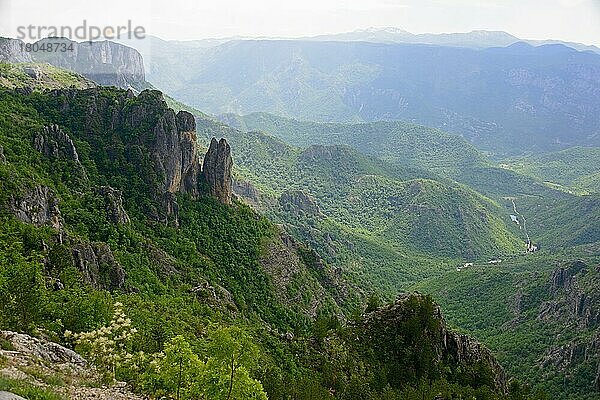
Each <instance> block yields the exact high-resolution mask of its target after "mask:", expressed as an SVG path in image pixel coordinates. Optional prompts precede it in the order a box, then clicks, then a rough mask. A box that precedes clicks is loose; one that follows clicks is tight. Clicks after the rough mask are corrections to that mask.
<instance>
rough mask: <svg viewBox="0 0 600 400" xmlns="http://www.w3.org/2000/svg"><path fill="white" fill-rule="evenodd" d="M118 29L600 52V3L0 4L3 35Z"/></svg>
mask: <svg viewBox="0 0 600 400" xmlns="http://www.w3.org/2000/svg"><path fill="white" fill-rule="evenodd" d="M84 20H85V21H86V23H87V24H88V26H89V25H94V26H99V27H106V26H114V27H116V26H120V25H124V24H127V22H128V21H132V23H133V25H134V26H142V27H143V28H144V29H145V31H146V32H147V33H148V34H151V35H154V36H158V37H161V38H163V39H177V40H191V39H204V38H222V37H230V36H271V37H273V36H274V37H299V36H313V35H318V34H324V33H339V32H348V31H353V30H356V29H365V28H368V27H396V28H401V29H405V30H407V31H409V32H412V33H441V32H469V31H471V30H479V29H485V30H502V31H506V32H509V33H511V34H513V35H515V36H518V37H520V38H522V39H558V40H565V41H574V42H580V43H585V44H594V45H598V46H600V0H482V1H475V0H300V1H293V2H291V1H286V0H245V1H244V0H210V1H205V0H200V1H189V0H188V1H184V0H168V1H164V0H160V1H159V0H101V1H91V2H88V1H82V0H53V1H47V0H46V1H41V0H39V1H30V0H0V35H2V36H10V37H16V36H17V28H18V27H19V26H29V25H33V26H71V27H73V28H75V27H77V26H80V25H81V24H82V21H84Z"/></svg>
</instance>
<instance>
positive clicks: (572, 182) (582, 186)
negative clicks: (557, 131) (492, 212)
mask: <svg viewBox="0 0 600 400" xmlns="http://www.w3.org/2000/svg"><path fill="white" fill-rule="evenodd" d="M505 165H506V167H507V168H510V169H511V170H514V171H518V172H520V173H522V174H525V175H529V176H532V177H534V178H537V179H539V180H541V181H544V182H547V183H549V184H556V185H560V186H561V187H563V188H564V190H571V191H575V192H580V193H584V194H585V193H598V192H600V147H572V148H570V149H567V150H562V151H557V152H554V153H543V154H535V155H530V156H527V157H522V158H517V159H514V160H508V161H506V164H505Z"/></svg>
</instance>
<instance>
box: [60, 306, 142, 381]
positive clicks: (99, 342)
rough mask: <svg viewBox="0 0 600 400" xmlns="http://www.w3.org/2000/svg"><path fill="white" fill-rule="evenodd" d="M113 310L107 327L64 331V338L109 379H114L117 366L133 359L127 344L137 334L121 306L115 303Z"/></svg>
mask: <svg viewBox="0 0 600 400" xmlns="http://www.w3.org/2000/svg"><path fill="white" fill-rule="evenodd" d="M114 309H115V310H114V314H113V317H112V319H111V321H110V324H109V325H108V326H103V327H101V328H98V329H96V330H93V331H91V332H80V333H72V332H70V331H65V338H71V339H72V340H73V342H74V343H75V344H76V346H77V348H78V350H79V351H80V352H82V353H83V354H84V355H85V356H86V357H87V358H88V360H89V361H90V362H91V363H92V364H94V365H95V366H96V367H98V368H102V369H105V371H106V373H107V376H108V377H110V378H114V374H115V369H116V367H117V366H118V365H119V364H121V363H127V362H130V361H131V360H132V359H133V355H132V354H130V353H129V352H128V344H129V343H130V341H131V339H132V338H133V336H134V335H135V334H136V333H137V329H135V328H133V327H132V326H131V320H130V319H129V318H127V316H126V315H125V313H124V312H123V304H122V303H120V302H117V303H115V304H114Z"/></svg>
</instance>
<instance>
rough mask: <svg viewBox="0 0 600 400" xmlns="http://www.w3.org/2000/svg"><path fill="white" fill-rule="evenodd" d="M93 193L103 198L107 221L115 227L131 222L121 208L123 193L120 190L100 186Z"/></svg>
mask: <svg viewBox="0 0 600 400" xmlns="http://www.w3.org/2000/svg"><path fill="white" fill-rule="evenodd" d="M95 191H96V193H98V194H99V195H101V196H102V197H103V198H104V206H105V209H106V217H107V218H108V220H109V221H111V222H112V223H115V224H117V225H123V224H128V223H129V222H131V220H130V219H129V215H127V211H125V208H124V207H123V193H122V192H121V191H120V190H117V189H114V188H112V187H110V186H100V187H99V188H96V189H95Z"/></svg>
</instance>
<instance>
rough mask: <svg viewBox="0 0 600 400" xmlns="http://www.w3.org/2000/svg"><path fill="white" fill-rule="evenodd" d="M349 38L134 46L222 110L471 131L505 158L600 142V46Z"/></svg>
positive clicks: (156, 72) (459, 37)
mask: <svg viewBox="0 0 600 400" xmlns="http://www.w3.org/2000/svg"><path fill="white" fill-rule="evenodd" d="M347 36H348V35H341V36H339V37H338V36H332V37H320V38H306V39H304V38H302V39H297V40H281V39H271V40H250V39H249V40H232V41H225V42H223V43H220V44H216V45H215V43H210V44H207V43H202V42H187V43H186V42H165V41H159V40H156V39H154V38H150V39H149V42H147V43H144V42H139V43H137V44H136V43H131V45H133V46H136V45H139V48H140V50H141V51H142V52H143V53H144V58H145V59H148V60H150V65H149V66H148V67H147V78H148V80H149V81H150V82H152V83H153V84H155V85H156V86H157V87H159V88H161V89H163V90H165V91H166V92H167V93H170V94H171V95H172V96H174V97H175V98H176V99H178V100H180V101H182V102H184V103H187V104H190V105H192V106H194V107H197V108H202V109H204V110H207V111H209V112H211V113H213V114H221V113H236V114H248V113H251V112H257V111H263V112H270V113H274V114H277V115H281V116H287V117H292V118H297V119H301V120H310V121H325V122H328V121H331V122H358V121H377V120H394V119H400V120H405V121H411V122H416V123H421V124H424V125H428V126H432V127H438V128H440V129H443V130H445V131H448V132H452V133H457V134H460V135H462V136H464V137H465V138H467V139H468V140H469V141H471V142H472V143H474V144H475V145H476V146H478V147H479V148H481V149H484V150H486V151H490V152H492V153H495V154H497V155H507V154H520V153H524V152H528V151H548V150H560V149H562V148H565V147H569V146H575V145H580V146H590V145H598V143H600V121H599V120H598V119H599V117H598V115H600V110H599V109H598V107H599V106H598V105H599V104H600V94H599V93H598V90H597V80H598V76H599V75H600V54H597V53H595V52H593V51H584V52H581V51H577V50H575V49H574V48H572V47H569V46H566V45H563V44H543V45H536V46H532V45H530V44H528V43H525V42H523V41H518V40H517V39H516V38H514V39H513V37H512V36H510V35H507V34H504V33H497V32H473V33H470V34H451V35H430V36H427V35H425V36H418V35H416V36H415V35H408V34H405V33H403V32H401V31H397V30H393V31H389V30H384V31H362V32H357V33H354V34H351V35H350V37H349V38H347ZM404 37H408V38H409V39H410V40H409V39H403V38H404ZM363 39H364V40H363ZM424 43H425V44H424ZM498 46H505V47H498ZM575 47H578V48H581V47H580V46H575ZM153 49H155V50H156V51H154V50H153ZM232 77H233V78H232Z"/></svg>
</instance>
